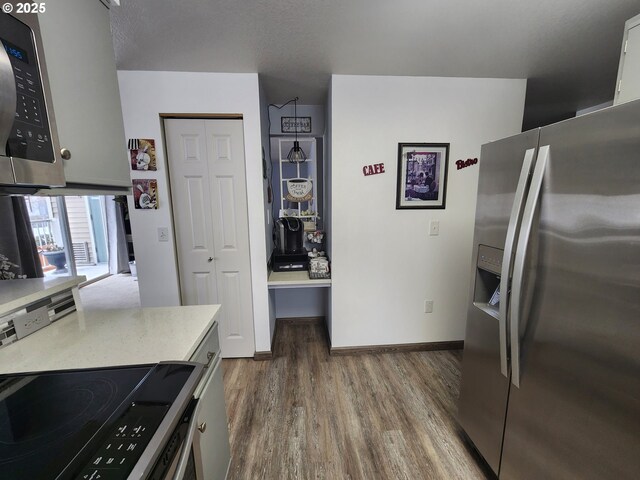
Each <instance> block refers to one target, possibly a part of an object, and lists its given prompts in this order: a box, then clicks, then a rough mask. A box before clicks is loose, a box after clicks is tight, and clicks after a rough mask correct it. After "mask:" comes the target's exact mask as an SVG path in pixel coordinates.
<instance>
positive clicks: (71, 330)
mask: <svg viewBox="0 0 640 480" xmlns="http://www.w3.org/2000/svg"><path fill="white" fill-rule="evenodd" d="M219 309H220V305H199V306H185V307H157V308H139V309H127V310H94V311H91V310H89V311H84V312H74V313H72V314H70V315H67V316H66V317H64V318H61V319H60V320H58V321H56V322H54V323H52V324H51V325H49V326H47V327H45V328H43V329H42V330H39V331H37V332H36V333H34V334H32V335H29V336H28V337H25V338H23V339H22V340H18V341H17V342H15V343H12V344H10V345H7V346H6V347H4V348H0V373H16V372H33V371H40V370H58V369H59V370H66V369H73V368H91V367H106V366H114V365H134V364H143V363H157V362H160V361H163V360H189V359H190V358H191V356H192V355H193V353H194V352H195V350H196V349H197V347H198V345H199V344H200V342H201V341H202V339H203V338H204V337H205V335H206V333H207V332H208V331H209V329H210V328H211V326H212V325H213V323H214V321H215V318H216V317H217V315H218V311H219Z"/></svg>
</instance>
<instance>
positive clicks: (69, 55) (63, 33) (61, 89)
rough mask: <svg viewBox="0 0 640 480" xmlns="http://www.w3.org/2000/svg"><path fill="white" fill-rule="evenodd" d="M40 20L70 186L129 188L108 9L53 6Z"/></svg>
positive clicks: (84, 1)
mask: <svg viewBox="0 0 640 480" xmlns="http://www.w3.org/2000/svg"><path fill="white" fill-rule="evenodd" d="M38 20H39V22H40V27H41V31H42V38H43V44H44V53H45V59H46V62H47V69H48V72H49V81H50V85H51V98H52V102H53V108H54V112H55V116H56V122H57V127H58V135H59V137H60V147H61V148H66V149H68V150H69V151H70V152H71V158H70V159H68V160H65V161H64V171H65V177H66V181H67V184H68V186H75V185H78V184H82V185H91V186H100V187H118V188H126V187H130V185H131V181H130V177H129V163H128V158H127V150H126V142H125V135H124V125H123V121H122V108H121V106H120V92H119V90H118V78H117V73H116V63H115V56H114V53H113V44H112V40H111V26H110V22H109V9H108V8H107V7H105V5H104V4H102V3H101V2H100V1H99V0H64V1H63V2H51V4H49V3H47V10H46V12H44V13H42V14H39V16H38Z"/></svg>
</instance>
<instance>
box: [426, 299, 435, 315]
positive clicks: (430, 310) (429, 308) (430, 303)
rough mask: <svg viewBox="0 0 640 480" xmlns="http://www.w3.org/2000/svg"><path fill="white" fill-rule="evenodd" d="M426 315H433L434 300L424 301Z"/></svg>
mask: <svg viewBox="0 0 640 480" xmlns="http://www.w3.org/2000/svg"><path fill="white" fill-rule="evenodd" d="M424 313H433V300H425V301H424Z"/></svg>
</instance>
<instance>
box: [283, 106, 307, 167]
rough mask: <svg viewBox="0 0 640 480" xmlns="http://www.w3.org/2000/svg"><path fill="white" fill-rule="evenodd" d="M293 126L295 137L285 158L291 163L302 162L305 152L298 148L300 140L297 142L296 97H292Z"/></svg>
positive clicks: (304, 159)
mask: <svg viewBox="0 0 640 480" xmlns="http://www.w3.org/2000/svg"><path fill="white" fill-rule="evenodd" d="M293 127H294V129H295V133H296V137H295V138H296V139H295V140H294V141H293V147H291V150H289V154H288V155H287V159H288V160H289V162H291V163H303V162H305V161H306V160H307V154H306V153H304V150H302V148H300V142H298V97H296V98H294V99H293Z"/></svg>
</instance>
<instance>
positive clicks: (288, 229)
mask: <svg viewBox="0 0 640 480" xmlns="http://www.w3.org/2000/svg"><path fill="white" fill-rule="evenodd" d="M275 226H276V245H275V249H274V251H273V255H272V258H271V267H272V269H273V271H274V272H285V271H298V270H306V269H307V266H308V264H309V259H308V256H307V251H306V250H305V248H304V245H303V244H304V224H303V222H302V220H300V219H299V218H296V217H281V218H279V219H278V220H276V223H275Z"/></svg>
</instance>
